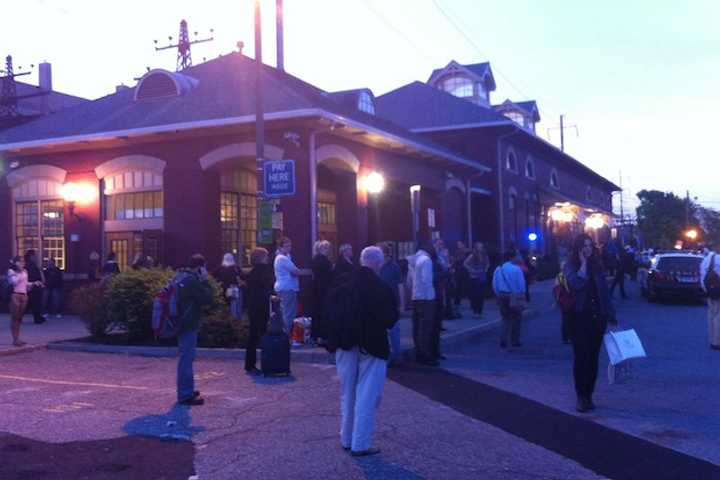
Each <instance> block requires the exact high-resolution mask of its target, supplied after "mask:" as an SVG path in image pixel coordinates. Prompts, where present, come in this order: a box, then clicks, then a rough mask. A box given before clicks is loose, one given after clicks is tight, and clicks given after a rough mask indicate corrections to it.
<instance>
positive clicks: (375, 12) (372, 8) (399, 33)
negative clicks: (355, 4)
mask: <svg viewBox="0 0 720 480" xmlns="http://www.w3.org/2000/svg"><path fill="white" fill-rule="evenodd" d="M361 3H362V4H363V5H365V6H366V7H367V9H368V10H369V11H370V13H372V14H373V15H375V17H376V18H377V19H378V20H380V21H381V22H382V23H383V24H385V26H386V27H387V28H389V29H390V30H392V31H393V32H395V34H396V35H397V36H399V37H400V38H402V39H403V40H405V41H406V42H407V43H408V45H410V46H411V47H412V48H413V49H414V50H415V51H416V52H417V53H419V54H420V56H422V57H423V58H425V59H426V60H428V61H430V63H433V64H434V63H435V59H433V58H431V57H430V56H429V55H428V54H427V51H426V50H424V49H422V48H421V47H420V46H418V45H417V44H416V43H415V42H413V41H412V39H411V38H410V37H408V36H407V35H406V34H405V33H404V32H403V31H402V30H400V29H399V28H397V27H396V26H395V25H393V24H392V23H391V22H390V21H389V20H388V19H387V18H386V17H385V16H384V15H383V14H382V13H381V12H380V11H379V10H377V9H376V8H375V6H374V5H373V3H372V0H367V1H365V2H361Z"/></svg>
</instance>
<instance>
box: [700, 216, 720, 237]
mask: <svg viewBox="0 0 720 480" xmlns="http://www.w3.org/2000/svg"><path fill="white" fill-rule="evenodd" d="M697 216H698V219H699V220H700V225H702V228H703V230H704V231H705V235H704V237H703V238H701V239H700V242H701V243H706V242H720V212H719V211H717V210H714V209H712V208H706V207H699V209H698V212H697Z"/></svg>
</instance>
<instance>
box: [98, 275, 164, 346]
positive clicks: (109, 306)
mask: <svg viewBox="0 0 720 480" xmlns="http://www.w3.org/2000/svg"><path fill="white" fill-rule="evenodd" d="M174 274H175V273H174V272H173V271H172V270H169V269H160V268H153V269H142V270H128V271H126V272H123V273H120V274H118V275H115V276H114V277H112V279H110V281H109V282H108V284H107V289H106V290H105V293H104V296H105V305H106V307H105V315H106V317H107V321H108V322H109V324H111V325H114V326H115V327H117V328H118V329H120V330H122V331H124V332H125V333H126V334H127V336H128V340H129V341H131V342H133V341H138V340H143V339H149V338H152V335H153V332H152V310H153V298H154V297H155V295H157V293H158V292H160V290H162V288H163V287H164V286H165V285H166V284H167V283H168V282H169V281H170V279H171V278H172V277H173V275H174Z"/></svg>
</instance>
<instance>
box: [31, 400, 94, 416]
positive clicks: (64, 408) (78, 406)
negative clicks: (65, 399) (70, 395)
mask: <svg viewBox="0 0 720 480" xmlns="http://www.w3.org/2000/svg"><path fill="white" fill-rule="evenodd" d="M92 406H93V404H92V403H87V402H72V403H70V404H61V405H56V406H54V407H49V408H43V409H42V411H43V412H49V413H70V412H76V411H78V410H82V409H84V408H89V407H92Z"/></svg>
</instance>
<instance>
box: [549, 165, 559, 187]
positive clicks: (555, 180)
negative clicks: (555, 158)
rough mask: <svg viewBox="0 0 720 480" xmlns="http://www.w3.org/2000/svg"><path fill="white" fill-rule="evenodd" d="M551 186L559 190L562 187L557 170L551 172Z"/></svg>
mask: <svg viewBox="0 0 720 480" xmlns="http://www.w3.org/2000/svg"><path fill="white" fill-rule="evenodd" d="M550 186H551V187H553V188H559V186H560V182H559V181H558V173H557V170H555V169H553V170H552V172H550Z"/></svg>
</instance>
